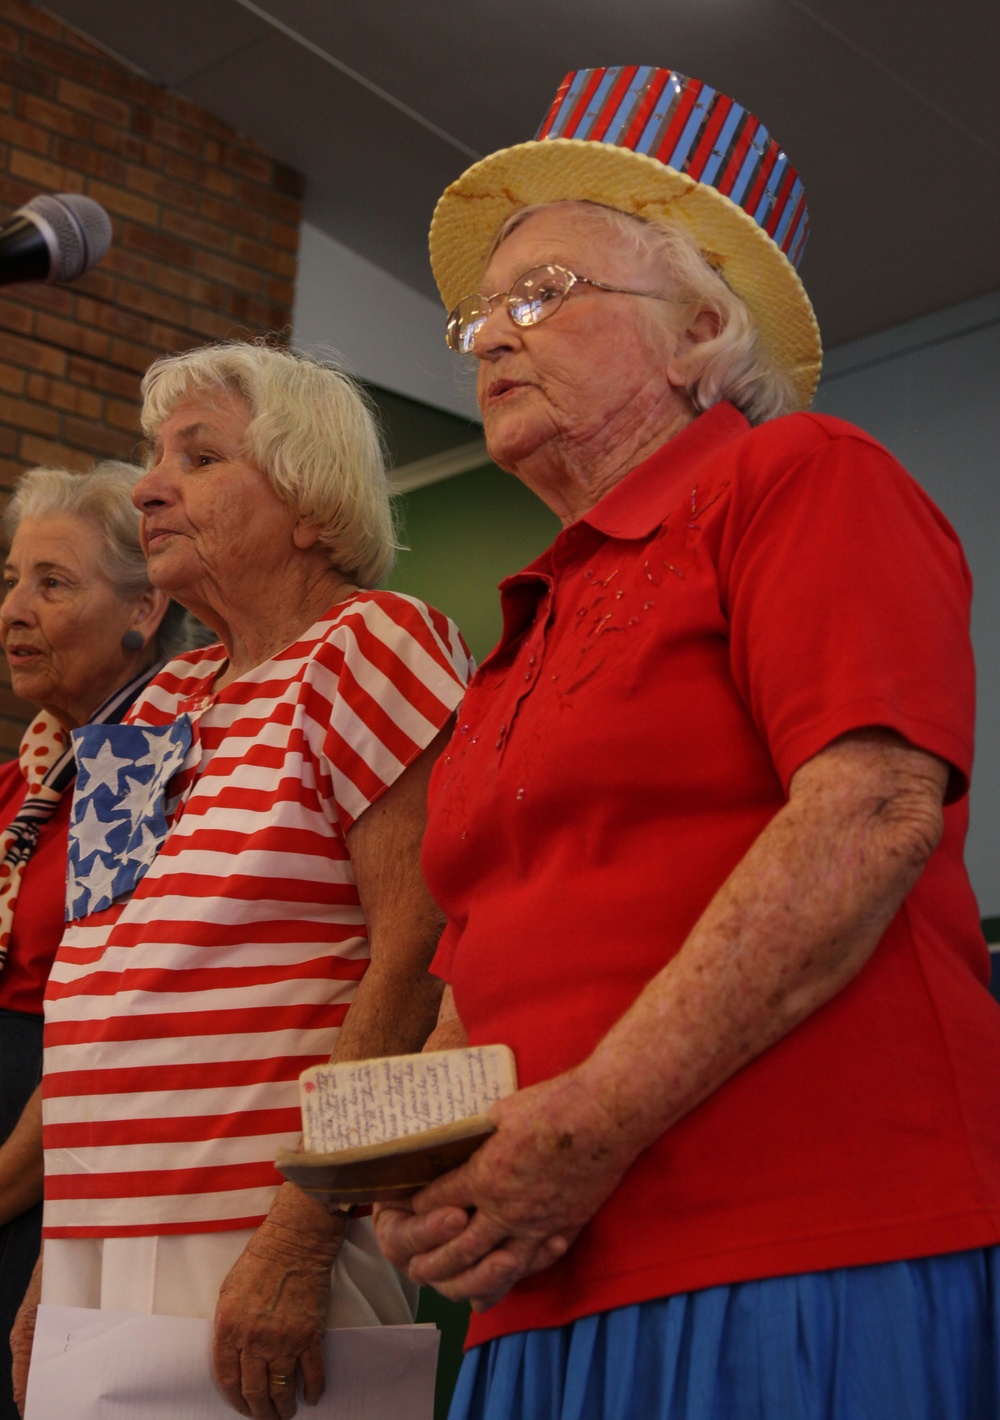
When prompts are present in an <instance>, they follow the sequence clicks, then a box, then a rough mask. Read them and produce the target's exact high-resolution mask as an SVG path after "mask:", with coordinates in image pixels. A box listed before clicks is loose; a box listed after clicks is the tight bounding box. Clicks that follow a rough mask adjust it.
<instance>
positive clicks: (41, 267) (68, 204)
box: [0, 192, 111, 286]
mask: <svg viewBox="0 0 1000 1420" xmlns="http://www.w3.org/2000/svg"><path fill="white" fill-rule="evenodd" d="M110 245H111V219H110V217H109V216H108V214H107V213H106V212H105V210H104V208H103V207H102V206H101V205H100V204H99V203H97V202H94V200H93V199H92V198H90V197H83V196H82V195H81V194H80V193H77V192H60V193H59V194H58V195H57V196H54V197H33V198H32V199H31V201H30V202H28V203H26V204H25V206H24V207H19V208H18V209H17V211H16V212H15V213H14V215H13V216H12V217H10V218H9V219H8V220H7V221H6V222H5V223H4V224H3V226H2V227H0V286H11V285H13V284H14V282H16V281H75V280H76V278H77V277H78V276H82V275H83V273H84V272H85V271H89V270H90V268H91V267H92V266H96V265H97V263H98V262H99V261H100V260H101V258H102V256H104V254H105V252H106V251H107V249H108V247H109V246H110Z"/></svg>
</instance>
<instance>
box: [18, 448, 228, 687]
mask: <svg viewBox="0 0 1000 1420" xmlns="http://www.w3.org/2000/svg"><path fill="white" fill-rule="evenodd" d="M142 476H143V470H142V469H141V468H137V467H136V465H135V464H131V463H121V462H119V461H118V460H117V459H102V460H101V461H100V462H99V463H95V464H94V466H93V468H92V469H90V471H89V472H88V473H70V472H69V470H68V469H65V468H52V467H41V468H29V469H28V470H27V472H26V473H23V474H22V475H21V477H20V478H19V479H18V481H17V486H16V487H15V489H14V492H13V494H12V495H11V498H10V501H9V503H8V504H7V507H6V509H5V510H4V515H3V526H4V532H5V534H6V537H7V541H8V542H13V540H14V534H15V533H16V532H17V529H18V525H19V523H20V522H21V519H22V518H34V519H36V520H38V521H41V520H42V519H44V518H64V517H68V518H80V519H81V520H82V521H84V522H87V523H90V525H91V526H92V527H93V528H95V529H96V531H97V533H98V535H99V542H98V547H99V551H98V566H99V569H100V571H101V573H102V574H103V575H104V577H105V578H106V579H107V581H108V583H109V584H110V586H111V589H112V591H113V592H114V594H115V596H116V597H117V598H118V599H119V601H121V602H130V601H134V600H135V599H136V598H137V597H140V596H142V594H143V592H147V591H149V590H150V584H149V575H148V573H147V571H146V557H145V554H144V553H143V550H142V544H141V542H140V541H139V512H138V509H137V508H136V507H135V506H134V504H133V502H132V489H133V488H134V487H135V485H136V483H137V482H138V480H139V479H140V478H141V477H142ZM204 641H205V628H204V627H203V626H202V625H201V623H200V622H198V621H196V620H195V618H194V617H193V616H190V615H189V614H188V613H187V612H185V610H184V608H183V607H181V606H178V604H177V603H176V602H171V603H170V605H169V607H168V608H167V612H166V615H165V616H164V618H163V620H162V622H161V623H160V626H159V628H158V630H157V633H156V635H155V636H154V637H153V641H152V644H151V655H150V659H151V660H164V659H165V658H167V657H169V656H176V655H177V654H178V653H179V652H181V651H185V650H187V649H188V648H189V647H191V646H195V645H199V644H201V645H203V644H204Z"/></svg>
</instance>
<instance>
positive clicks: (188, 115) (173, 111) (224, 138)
mask: <svg viewBox="0 0 1000 1420" xmlns="http://www.w3.org/2000/svg"><path fill="white" fill-rule="evenodd" d="M164 96H165V98H166V103H165V105H164V112H165V113H166V114H167V116H168V117H169V118H171V119H174V120H175V121H176V122H177V123H183V124H186V125H187V126H188V127H189V128H197V129H198V130H199V132H201V133H203V134H204V135H205V136H206V137H208V136H211V137H212V138H213V139H215V140H216V141H218V142H222V143H231V142H232V141H233V139H234V138H236V137H237V133H236V129H235V128H233V126H232V124H230V123H226V121H225V119H222V118H217V117H216V115H215V114H214V113H209V112H208V111H207V109H203V108H201V107H199V105H198V104H196V103H193V102H192V101H191V100H190V99H186V98H184V97H182V95H180V94H175V93H171V92H169V91H164ZM245 141H246V140H244V142H245Z"/></svg>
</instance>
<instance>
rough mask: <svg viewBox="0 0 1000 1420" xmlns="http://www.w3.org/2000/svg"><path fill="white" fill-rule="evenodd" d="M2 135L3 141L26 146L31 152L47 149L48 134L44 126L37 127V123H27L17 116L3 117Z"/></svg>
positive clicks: (16, 145)
mask: <svg viewBox="0 0 1000 1420" xmlns="http://www.w3.org/2000/svg"><path fill="white" fill-rule="evenodd" d="M3 136H4V140H5V142H7V143H10V144H12V145H13V146H15V147H17V148H26V149H27V150H28V151H29V152H31V153H47V152H48V151H49V135H48V133H47V132H46V131H45V129H44V128H39V126H38V124H37V123H28V122H25V121H24V120H22V119H19V118H5V119H4V124H3ZM57 156H58V155H57Z"/></svg>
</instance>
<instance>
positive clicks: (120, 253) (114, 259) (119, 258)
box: [101, 242, 168, 282]
mask: <svg viewBox="0 0 1000 1420" xmlns="http://www.w3.org/2000/svg"><path fill="white" fill-rule="evenodd" d="M101 265H102V266H103V268H104V270H105V271H112V272H113V271H117V272H120V273H121V275H122V276H130V277H132V278H133V279H134V280H136V281H146V282H153V281H154V280H155V277H156V273H157V271H158V270H159V267H158V266H157V264H156V262H153V261H149V260H148V258H146V257H144V256H136V254H135V253H134V252H130V251H126V250H125V248H124V247H123V246H121V245H120V244H119V243H118V242H112V244H111V250H110V251H109V252H108V254H107V256H106V257H105V258H104V260H103V262H102V263H101ZM164 269H168V268H164Z"/></svg>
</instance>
